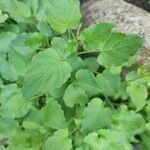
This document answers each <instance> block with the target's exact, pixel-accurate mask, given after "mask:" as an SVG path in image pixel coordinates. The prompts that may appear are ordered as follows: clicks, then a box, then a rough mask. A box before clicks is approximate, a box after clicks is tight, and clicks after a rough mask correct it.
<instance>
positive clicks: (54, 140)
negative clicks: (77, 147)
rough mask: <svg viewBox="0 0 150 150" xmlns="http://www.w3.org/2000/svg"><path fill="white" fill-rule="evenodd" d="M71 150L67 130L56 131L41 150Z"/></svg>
mask: <svg viewBox="0 0 150 150" xmlns="http://www.w3.org/2000/svg"><path fill="white" fill-rule="evenodd" d="M49 149H52V150H59V149H61V150H71V149H72V143H71V139H69V132H68V131H67V130H58V131H56V132H55V133H54V135H53V136H51V137H49V138H48V139H47V140H46V142H45V144H44V147H43V150H49Z"/></svg>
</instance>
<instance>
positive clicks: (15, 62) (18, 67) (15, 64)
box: [8, 48, 28, 78]
mask: <svg viewBox="0 0 150 150" xmlns="http://www.w3.org/2000/svg"><path fill="white" fill-rule="evenodd" d="M8 54H9V64H10V66H11V68H12V71H13V72H14V75H15V76H16V78H18V77H19V76H24V75H25V72H26V70H27V65H28V61H27V59H25V57H23V56H22V55H21V54H19V53H18V52H16V50H14V49H13V48H12V49H9V52H8Z"/></svg>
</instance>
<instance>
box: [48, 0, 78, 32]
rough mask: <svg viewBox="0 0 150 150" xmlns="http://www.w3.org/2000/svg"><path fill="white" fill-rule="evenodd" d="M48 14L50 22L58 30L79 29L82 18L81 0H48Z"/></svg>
mask: <svg viewBox="0 0 150 150" xmlns="http://www.w3.org/2000/svg"><path fill="white" fill-rule="evenodd" d="M46 15H47V21H48V23H49V24H50V25H51V27H52V28H53V29H54V30H56V31H57V32H60V33H65V32H66V30H67V29H68V30H70V29H77V28H78V26H79V24H80V19H81V14H80V6H79V0H55V1H53V0H48V7H47V9H46Z"/></svg>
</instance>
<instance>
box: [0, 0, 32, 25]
mask: <svg viewBox="0 0 150 150" xmlns="http://www.w3.org/2000/svg"><path fill="white" fill-rule="evenodd" d="M1 3H2V7H1V6H0V9H1V10H3V11H7V12H8V13H9V15H10V16H11V17H12V18H14V19H15V20H16V21H18V22H23V21H25V19H26V18H29V17H30V16H31V11H30V9H29V7H28V6H27V5H25V4H24V3H23V2H21V1H18V0H7V3H6V1H5V0H2V2H1Z"/></svg>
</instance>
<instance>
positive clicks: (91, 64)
mask: <svg viewBox="0 0 150 150" xmlns="http://www.w3.org/2000/svg"><path fill="white" fill-rule="evenodd" d="M83 67H84V68H87V69H89V70H90V71H92V72H97V70H98V68H99V64H98V62H97V58H95V57H89V58H86V59H85V60H84V61H83Z"/></svg>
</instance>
